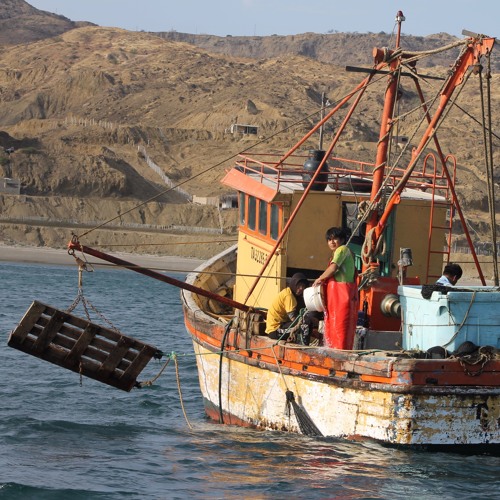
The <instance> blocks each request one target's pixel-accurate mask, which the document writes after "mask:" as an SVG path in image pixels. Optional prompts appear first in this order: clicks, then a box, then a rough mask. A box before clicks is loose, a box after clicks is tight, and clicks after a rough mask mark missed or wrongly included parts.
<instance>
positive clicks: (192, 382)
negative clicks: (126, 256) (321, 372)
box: [0, 263, 500, 500]
mask: <svg viewBox="0 0 500 500" xmlns="http://www.w3.org/2000/svg"><path fill="white" fill-rule="evenodd" d="M172 276H173V277H175V278H177V279H181V280H182V279H184V276H182V275H178V274H176V275H172ZM82 290H83V296H84V297H85V299H86V300H87V301H88V304H91V305H92V306H93V307H94V308H95V309H96V310H97V311H98V312H99V314H100V317H101V318H104V320H106V321H109V322H110V323H112V324H113V325H114V326H115V327H116V328H119V329H120V330H121V331H122V332H123V333H124V334H125V335H127V336H131V337H134V338H137V339H139V340H142V341H145V342H147V343H149V344H152V345H154V346H156V347H157V348H159V349H161V350H162V351H163V352H165V353H175V354H176V359H177V370H176V366H175V363H174V362H173V361H171V362H170V363H169V365H168V366H167V367H166V368H165V370H164V372H163V374H162V375H161V376H160V377H159V378H158V379H157V381H156V382H155V383H154V385H152V386H151V387H148V388H143V389H134V390H132V391H131V392H130V393H127V392H123V391H120V390H118V389H115V388H113V387H109V386H107V385H104V384H102V383H99V382H97V381H94V380H91V379H88V378H84V379H82V380H80V377H79V376H78V374H76V373H73V372H70V371H68V370H65V369H63V368H60V367H58V366H55V365H52V364H50V363H48V362H46V361H42V360H40V359H37V358H35V357H33V356H29V355H27V354H24V353H22V352H20V351H17V350H15V349H12V348H9V347H8V346H7V339H8V335H9V333H10V331H11V330H13V329H14V328H15V326H16V325H17V323H18V322H19V321H20V320H21V318H22V316H23V315H24V313H25V312H26V310H27V309H28V307H29V306H30V304H31V302H32V301H33V300H39V301H41V302H43V303H46V304H49V305H52V306H54V307H57V308H58V309H66V308H68V307H69V306H70V305H71V304H72V303H73V301H74V299H75V298H76V297H77V292H78V275H77V270H76V268H73V267H64V266H48V265H29V264H17V263H0V304H1V305H0V335H1V343H0V375H1V376H0V498H1V499H7V498H13V499H17V498H19V499H51V500H52V499H61V500H63V499H64V500H66V499H68V498H70V499H72V500H77V499H124V498H126V499H185V498H189V499H198V498H200V499H205V498H206V499H218V498H224V499H232V498H235V499H236V498H238V499H241V498H251V499H267V498H269V499H271V498H272V499H281V498H283V499H285V498H286V499H295V498H297V499H300V498H307V499H324V498H342V499H369V498H383V499H401V498H405V499H422V498H425V499H439V500H444V499H459V498H475V499H482V498H484V499H487V498H491V499H493V498H499V491H500V474H499V473H500V458H499V457H495V456H487V455H468V456H464V455H458V454H453V453H430V452H417V451H401V450H397V449H390V448H385V447H382V446H379V445H377V444H367V443H364V444H363V443H349V442H344V441H341V440H332V439H325V438H310V437H306V436H301V435H294V434H287V433H279V432H262V431H256V430H249V429H241V428H238V427H231V426H225V425H220V424H217V423H214V422H212V421H210V420H208V419H207V418H206V416H205V414H204V411H203V405H202V400H201V395H200V391H199V386H198V377H197V372H196V362H195V358H194V354H193V349H192V345H191V342H190V339H189V337H188V335H187V333H186V331H185V329H184V324H183V317H182V308H181V303H180V296H179V295H180V292H179V289H177V288H175V287H173V286H171V285H166V284H164V283H161V282H157V281H155V280H153V279H151V278H147V277H145V276H141V275H138V274H136V273H133V272H131V271H124V270H108V269H101V268H98V269H96V270H95V271H94V272H93V273H84V275H83V287H82ZM74 314H76V315H79V316H82V317H85V314H86V313H85V311H84V309H83V308H82V306H81V304H80V305H78V306H77V308H76V309H75V311H74ZM100 322H101V323H102V321H100ZM104 324H105V323H104ZM162 367H163V361H160V362H158V361H151V362H150V363H149V364H148V366H147V367H146V369H145V371H144V372H143V373H142V374H141V376H140V377H139V380H146V379H150V378H152V377H154V376H155V375H157V374H158V373H159V371H160V370H161V368H162ZM179 387H180V391H179ZM283 410H285V402H283Z"/></svg>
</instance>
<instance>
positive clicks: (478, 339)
mask: <svg viewBox="0 0 500 500" xmlns="http://www.w3.org/2000/svg"><path fill="white" fill-rule="evenodd" d="M421 290H422V287H421V286H400V287H399V288H398V294H399V297H400V301H401V312H402V323H403V325H402V333H403V349H420V350H423V351H426V350H427V349H429V348H431V347H434V346H442V347H445V348H446V349H447V350H448V351H455V350H456V349H457V348H458V346H459V345H460V344H462V343H463V342H465V341H466V340H469V341H471V342H474V344H476V345H478V346H482V345H491V346H493V347H497V348H500V289H498V288H495V287H483V286H476V287H474V286H472V287H467V288H466V289H463V288H462V290H466V291H453V289H451V290H450V291H449V292H448V293H447V294H442V293H439V292H433V293H432V296H431V298H430V299H424V298H423V297H422V294H421Z"/></svg>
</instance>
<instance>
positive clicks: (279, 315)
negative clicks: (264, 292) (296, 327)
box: [266, 287, 297, 333]
mask: <svg viewBox="0 0 500 500" xmlns="http://www.w3.org/2000/svg"><path fill="white" fill-rule="evenodd" d="M296 307H297V299H296V298H295V296H294V295H293V293H292V290H291V288H290V287H287V288H285V289H284V290H281V292H280V293H278V295H277V296H276V297H275V299H274V300H273V303H272V304H271V307H270V308H269V309H268V310H267V317H266V333H272V332H274V331H276V330H277V329H278V328H279V327H280V325H281V323H285V322H287V321H290V318H289V317H288V313H291V312H292V311H293V310H294V309H295V308H296Z"/></svg>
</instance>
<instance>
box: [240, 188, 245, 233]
mask: <svg viewBox="0 0 500 500" xmlns="http://www.w3.org/2000/svg"><path fill="white" fill-rule="evenodd" d="M239 205H240V206H239V209H240V226H244V225H245V193H240V199H239Z"/></svg>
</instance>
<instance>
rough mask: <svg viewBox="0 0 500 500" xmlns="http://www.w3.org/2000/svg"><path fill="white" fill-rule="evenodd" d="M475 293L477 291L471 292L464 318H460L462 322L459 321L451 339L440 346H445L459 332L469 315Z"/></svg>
mask: <svg viewBox="0 0 500 500" xmlns="http://www.w3.org/2000/svg"><path fill="white" fill-rule="evenodd" d="M476 293H477V292H476V291H474V292H472V297H471V299H470V303H469V307H468V308H467V311H466V313H465V315H464V319H463V320H462V323H460V326H459V327H458V330H457V331H456V332H455V333H454V334H453V336H452V337H451V339H450V340H448V342H446V344H442V345H441V347H446V346H448V345H450V344H451V343H452V342H453V341H454V340H455V339H456V338H457V335H458V334H459V333H460V330H461V329H462V327H463V326H464V325H465V322H466V321H467V318H468V317H469V312H470V310H471V307H472V304H473V303H474V300H475V298H476Z"/></svg>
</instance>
